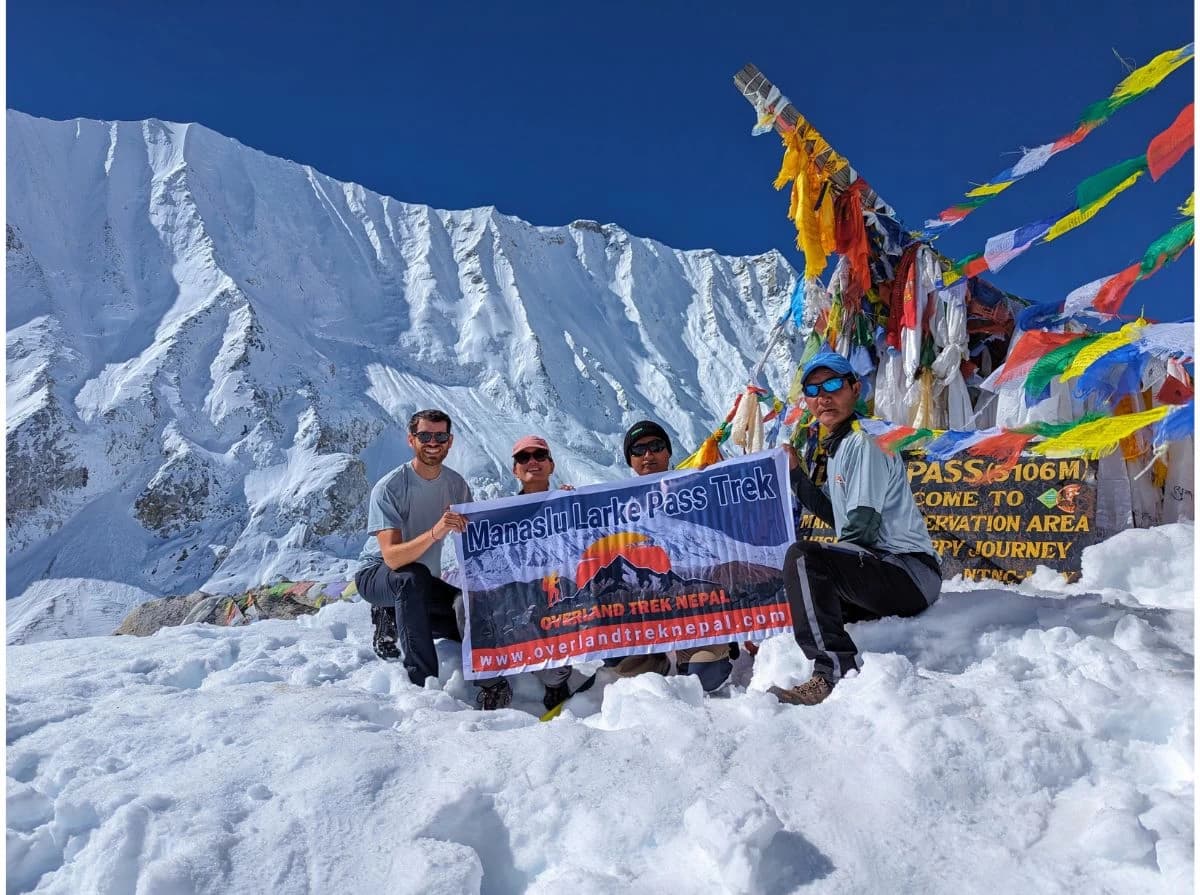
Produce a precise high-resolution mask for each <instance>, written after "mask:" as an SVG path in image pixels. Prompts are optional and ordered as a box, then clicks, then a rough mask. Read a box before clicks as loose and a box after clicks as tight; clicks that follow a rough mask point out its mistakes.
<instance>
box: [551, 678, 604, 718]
mask: <svg viewBox="0 0 1200 895" xmlns="http://www.w3.org/2000/svg"><path fill="white" fill-rule="evenodd" d="M567 680H568V681H569V680H570V678H568V679H567ZM594 683H596V675H595V674H593V675H592V676H591V677H589V678H588V679H587V680H586V681H584V682H583V683H582V684H580V685H579V686H578V687H576V688H575V689H574V690H572V689H571V687H570V685H569V684H568V682H567V681H563V682H562V683H561V684H546V695H545V696H543V697H542V705H544V706H545V707H546V711H550V709H552V708H554V707H555V706H558V705H561V704H562V703H564V702H566V701H567V700H568V699H570V698H571V697H572V696H574V695H575V694H576V693H582V692H583V691H584V690H590V689H591V688H592V684H594Z"/></svg>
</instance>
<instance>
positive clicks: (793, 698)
mask: <svg viewBox="0 0 1200 895" xmlns="http://www.w3.org/2000/svg"><path fill="white" fill-rule="evenodd" d="M770 692H771V693H774V694H775V698H776V699H778V700H779V701H780V702H786V703H787V704H788V705H816V704H817V703H818V702H824V701H825V699H826V698H827V697H828V696H829V694H830V693H832V692H833V682H832V681H830V680H829V679H828V678H826V677H823V676H821V675H819V674H814V675H813V676H812V677H810V678H809V679H808V680H807V681H805V682H804V683H803V684H800V685H799V686H797V687H789V688H788V689H786V690H784V689H783V688H782V687H772V688H771V689H770Z"/></svg>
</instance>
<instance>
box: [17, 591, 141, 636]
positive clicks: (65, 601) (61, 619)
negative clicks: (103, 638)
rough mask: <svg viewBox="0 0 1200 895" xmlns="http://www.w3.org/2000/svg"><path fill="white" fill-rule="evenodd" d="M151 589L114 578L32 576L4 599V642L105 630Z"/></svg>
mask: <svg viewBox="0 0 1200 895" xmlns="http://www.w3.org/2000/svg"><path fill="white" fill-rule="evenodd" d="M152 599H154V594H148V593H146V592H145V591H144V590H140V589H138V588H136V587H130V586H129V585H128V584H120V583H117V582H115V581H107V582H102V581H95V580H94V579H91V578H51V579H46V580H42V581H35V582H34V583H33V584H31V585H30V586H29V588H28V589H27V590H26V591H25V593H23V594H21V596H19V597H16V598H14V599H12V600H9V601H8V602H7V604H6V605H5V607H4V608H5V612H6V616H7V617H6V620H5V621H6V625H7V629H8V630H7V634H6V641H5V642H6V643H9V644H13V643H37V642H38V641H42V640H59V639H61V638H63V637H96V636H100V635H104V634H111V633H112V632H113V631H114V630H115V629H116V628H117V626H118V625H120V624H121V620H122V619H124V618H125V616H127V615H128V614H129V613H130V612H131V611H132V610H133V608H134V607H135V606H138V605H140V604H142V603H144V602H146V601H147V600H152Z"/></svg>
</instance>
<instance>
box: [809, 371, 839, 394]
mask: <svg viewBox="0 0 1200 895" xmlns="http://www.w3.org/2000/svg"><path fill="white" fill-rule="evenodd" d="M845 384H846V378H845V377H844V376H830V377H829V378H828V379H826V380H825V381H824V382H814V383H813V384H812V385H806V386H804V394H806V395H808V396H809V397H810V398H815V397H816V396H817V395H819V394H821V392H822V391H824V392H825V394H827V395H832V394H833V393H834V392H837V391H841V389H842V386H843V385H845Z"/></svg>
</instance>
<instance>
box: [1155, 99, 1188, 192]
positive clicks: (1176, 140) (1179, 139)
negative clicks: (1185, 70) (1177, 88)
mask: <svg viewBox="0 0 1200 895" xmlns="http://www.w3.org/2000/svg"><path fill="white" fill-rule="evenodd" d="M1192 105H1193V104H1192V103H1188V104H1187V107H1186V108H1185V109H1184V110H1183V111H1182V112H1180V113H1179V117H1178V118H1176V119H1175V121H1174V122H1173V123H1172V124H1171V126H1170V127H1169V128H1167V129H1166V130H1165V131H1163V132H1162V133H1161V134H1159V135H1158V136H1157V137H1155V138H1154V139H1153V140H1151V141H1150V147H1149V148H1148V149H1147V150H1146V167H1147V168H1149V169H1150V177H1151V179H1152V180H1158V178H1160V177H1162V176H1163V174H1165V173H1166V172H1167V171H1169V170H1170V169H1171V168H1172V167H1173V166H1174V164H1175V163H1176V162H1178V161H1179V160H1180V159H1181V158H1183V156H1184V155H1185V154H1186V153H1187V151H1188V150H1189V149H1191V148H1192V144H1193V143H1194V142H1195V137H1196V132H1195V119H1194V118H1193V117H1192Z"/></svg>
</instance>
